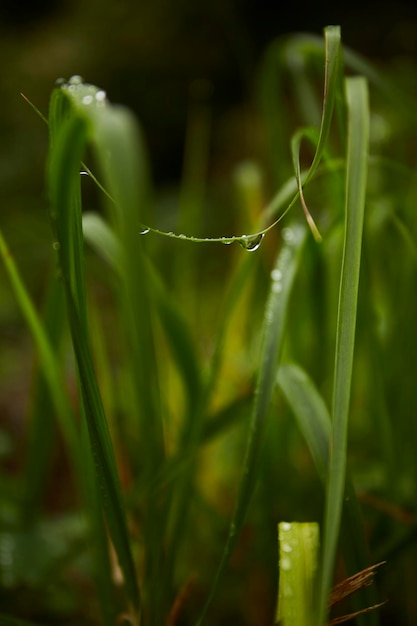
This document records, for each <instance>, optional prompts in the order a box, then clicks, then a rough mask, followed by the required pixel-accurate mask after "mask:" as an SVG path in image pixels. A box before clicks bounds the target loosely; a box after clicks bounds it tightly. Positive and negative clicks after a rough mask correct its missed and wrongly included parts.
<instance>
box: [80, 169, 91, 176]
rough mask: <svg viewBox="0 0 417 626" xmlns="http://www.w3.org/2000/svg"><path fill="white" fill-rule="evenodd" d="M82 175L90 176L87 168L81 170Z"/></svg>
mask: <svg viewBox="0 0 417 626" xmlns="http://www.w3.org/2000/svg"><path fill="white" fill-rule="evenodd" d="M80 176H90V172H86V171H85V170H81V172H80Z"/></svg>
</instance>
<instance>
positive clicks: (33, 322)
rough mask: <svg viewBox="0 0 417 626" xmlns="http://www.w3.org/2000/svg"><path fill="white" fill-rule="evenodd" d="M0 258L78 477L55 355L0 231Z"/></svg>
mask: <svg viewBox="0 0 417 626" xmlns="http://www.w3.org/2000/svg"><path fill="white" fill-rule="evenodd" d="M0 255H1V257H2V259H3V262H4V266H5V268H6V272H7V274H8V277H9V280H10V283H11V285H12V288H13V291H14V293H15V296H16V299H17V301H18V304H19V307H20V309H21V311H22V314H23V316H24V317H25V320H26V323H27V325H28V327H29V329H30V332H31V334H32V337H33V340H34V342H35V345H36V347H37V350H38V353H39V359H40V363H41V367H42V371H43V374H44V376H45V380H46V382H47V384H48V389H49V393H50V395H51V398H52V402H53V404H54V407H55V410H56V412H57V416H58V418H59V420H60V426H61V428H62V432H63V435H64V437H65V441H66V444H67V446H68V451H69V454H70V456H71V460H72V462H73V464H74V468H76V474H77V476H78V477H81V475H82V473H81V468H80V463H79V458H78V447H79V439H78V434H77V432H76V429H75V424H74V421H73V415H72V411H71V408H70V405H69V402H68V398H67V395H66V392H65V386H64V383H63V379H62V377H61V369H60V367H59V364H58V362H57V359H56V356H55V352H54V350H53V348H52V346H51V344H50V342H49V339H48V335H47V333H46V330H45V327H44V325H43V324H42V322H41V321H40V319H39V316H38V313H37V312H36V309H35V307H34V305H33V303H32V301H31V299H30V296H29V294H28V292H27V290H26V287H25V285H24V283H23V281H22V279H21V276H20V274H19V271H18V269H17V267H16V264H15V262H14V259H13V256H12V254H11V252H10V251H9V249H8V247H7V244H6V242H5V240H4V238H3V235H2V233H1V231H0Z"/></svg>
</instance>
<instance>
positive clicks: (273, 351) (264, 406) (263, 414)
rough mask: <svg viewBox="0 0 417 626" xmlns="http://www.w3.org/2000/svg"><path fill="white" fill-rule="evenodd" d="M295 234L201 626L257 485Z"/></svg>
mask: <svg viewBox="0 0 417 626" xmlns="http://www.w3.org/2000/svg"><path fill="white" fill-rule="evenodd" d="M292 235H293V236H292V237H291V238H288V241H287V242H286V244H285V245H284V246H283V248H282V250H281V251H280V254H279V255H278V257H277V261H276V264H275V267H274V269H273V271H272V275H271V278H272V280H271V289H270V294H269V299H268V302H267V305H266V309H265V317H264V322H263V344H262V349H261V357H260V367H259V372H258V379H257V385H256V392H255V399H254V404H253V410H252V415H251V421H250V428H249V434H248V440H247V449H246V457H245V461H244V465H243V472H242V478H241V481H240V484H239V490H238V496H237V502H236V506H235V510H234V513H233V517H232V521H231V524H230V529H229V535H228V538H227V541H226V545H225V548H224V551H223V555H222V558H221V561H220V564H219V567H218V570H217V572H216V575H215V578H214V581H213V585H212V588H211V590H210V593H209V596H208V599H207V602H206V604H205V607H204V609H203V612H202V615H201V616H200V619H199V621H198V624H201V623H202V622H203V620H204V618H205V616H206V613H207V610H208V608H209V605H210V603H211V601H212V599H213V597H214V594H215V592H216V590H217V586H218V584H219V582H220V579H221V576H222V575H223V572H224V570H225V568H226V565H227V563H228V560H229V558H230V556H231V554H232V552H233V549H234V547H235V545H236V541H237V538H238V536H239V533H240V531H241V529H242V527H243V524H244V521H245V517H246V513H247V510H248V507H249V503H250V500H251V498H252V495H253V491H254V489H255V485H256V480H257V476H258V469H259V460H260V455H261V451H262V443H263V438H264V433H265V428H266V423H267V417H268V413H269V406H270V401H271V396H272V391H273V388H274V384H275V376H276V368H277V363H278V360H279V356H280V352H281V349H282V342H283V338H284V333H285V321H286V316H287V312H288V302H289V297H290V293H291V289H292V286H293V282H294V278H295V275H296V272H297V268H298V263H299V260H300V257H301V251H302V249H303V245H304V242H305V239H306V233H305V229H304V228H302V227H301V226H294V227H293V229H292Z"/></svg>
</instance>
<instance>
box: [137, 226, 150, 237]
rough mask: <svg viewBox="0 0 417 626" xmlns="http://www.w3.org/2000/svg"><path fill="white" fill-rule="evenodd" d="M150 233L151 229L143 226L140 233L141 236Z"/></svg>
mask: <svg viewBox="0 0 417 626" xmlns="http://www.w3.org/2000/svg"><path fill="white" fill-rule="evenodd" d="M148 233H149V228H148V227H147V226H143V227H142V229H141V230H140V231H139V235H147V234H148Z"/></svg>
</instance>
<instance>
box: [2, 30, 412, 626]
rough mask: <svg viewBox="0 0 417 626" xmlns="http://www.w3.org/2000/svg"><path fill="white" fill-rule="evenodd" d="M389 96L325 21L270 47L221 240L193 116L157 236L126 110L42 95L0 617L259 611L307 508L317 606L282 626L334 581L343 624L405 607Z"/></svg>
mask: <svg viewBox="0 0 417 626" xmlns="http://www.w3.org/2000/svg"><path fill="white" fill-rule="evenodd" d="M323 67H324V68H325V70H324V75H323V74H322V68H323ZM317 68H321V69H320V72H319V73H318V72H317ZM352 73H353V74H354V75H353V76H352V75H351V74H352ZM289 79H290V80H292V81H293V83H292V84H293V85H294V93H295V96H294V97H295V100H294V101H295V104H296V105H297V106H298V108H299V112H298V113H297V115H295V114H294V107H293V103H292V102H291V103H290V105H288V106H287V105H286V99H285V98H284V96H283V93H284V90H285V89H286V88H287V83H288V81H289ZM393 84H394V83H392V82H391V79H389V78H386V77H385V76H382V75H380V74H379V73H378V72H377V71H376V70H375V69H374V68H373V67H371V66H370V65H369V64H368V63H367V62H366V61H365V60H363V59H361V58H359V57H358V56H357V55H356V54H354V53H353V52H352V51H350V50H347V49H345V50H343V49H342V44H341V36H340V29H339V28H338V27H328V28H326V29H325V32H324V45H323V40H322V39H320V38H316V37H312V36H301V35H300V36H291V37H288V38H284V39H280V40H277V41H276V42H274V43H273V44H272V45H271V46H270V48H269V49H268V50H267V51H266V54H265V58H264V62H263V65H262V66H261V68H260V75H259V84H258V91H257V95H258V96H259V100H258V103H259V114H260V117H261V119H262V123H263V128H264V135H265V138H266V141H265V154H264V160H265V164H264V169H265V172H268V181H269V184H270V186H271V188H273V193H272V194H271V200H270V202H268V203H266V205H265V207H264V208H263V209H262V210H259V198H260V197H262V195H263V193H264V190H262V189H261V188H260V181H261V177H260V176H258V175H255V176H253V173H254V172H255V174H256V173H259V171H258V170H257V169H256V167H255V168H254V167H252V168H248V167H246V168H243V167H242V168H241V171H240V177H238V179H237V180H238V181H240V184H241V186H242V187H241V189H240V191H241V192H242V195H241V197H242V198H243V199H244V202H243V206H244V211H243V212H242V214H237V215H236V216H235V230H234V232H235V233H236V234H232V235H231V234H230V232H226V233H224V232H219V233H218V234H216V235H215V236H210V237H206V236H204V235H203V236H202V235H201V233H198V232H196V231H195V228H196V225H197V226H198V225H199V223H202V222H203V221H204V219H203V218H204V202H203V200H202V198H203V196H204V190H205V186H206V185H208V183H206V181H205V180H204V178H203V177H202V176H201V172H204V171H205V170H206V160H207V152H206V151H207V143H206V142H207V137H206V135H205V133H204V132H203V131H202V129H201V128H200V129H199V131H198V136H197V139H195V138H193V137H191V138H190V139H189V141H190V144H189V159H190V161H189V162H188V163H186V167H185V173H186V176H185V180H184V183H183V188H182V200H181V202H180V203H179V211H178V230H176V229H173V230H168V229H166V230H165V229H164V228H162V227H161V226H160V223H158V220H159V219H160V217H161V215H162V212H161V211H160V210H159V207H158V194H157V191H155V190H152V183H151V177H150V174H149V167H148V163H147V156H146V150H145V147H144V141H143V138H142V133H141V129H140V127H139V125H138V123H137V121H136V119H135V118H134V116H133V115H132V113H131V112H130V111H128V110H127V109H126V108H124V107H122V106H115V105H112V104H111V103H110V102H109V101H108V99H107V96H106V94H105V93H104V92H103V91H102V90H101V89H100V88H98V87H95V86H93V85H91V84H88V83H85V82H84V81H83V80H82V79H81V78H80V77H78V76H73V77H72V78H71V79H69V80H68V81H59V82H58V83H57V85H56V87H55V89H54V90H53V93H52V96H51V100H50V109H49V115H48V124H49V136H50V149H49V158H48V165H47V188H48V197H49V203H50V222H51V232H52V236H51V243H52V247H51V250H52V254H51V272H50V276H49V277H48V288H47V293H46V298H45V303H44V308H43V311H42V312H39V310H38V309H37V307H36V306H35V305H34V302H33V300H32V298H31V297H30V295H29V292H28V289H27V287H25V285H24V283H23V280H22V277H21V275H20V273H19V270H18V267H17V263H16V261H15V259H14V258H13V256H12V254H11V252H10V251H9V249H8V247H7V244H6V241H5V238H4V237H3V236H1V238H0V253H1V256H2V258H3V262H4V267H5V270H6V274H7V275H8V278H9V280H10V284H11V286H12V288H13V289H14V292H15V296H16V298H17V301H18V303H19V306H20V309H21V312H22V315H23V316H24V318H25V321H26V323H27V325H28V328H29V329H30V332H31V335H32V338H33V342H34V345H35V347H36V355H37V356H36V364H35V367H34V377H33V390H32V394H31V402H30V408H29V412H30V420H29V426H30V428H29V431H28V437H27V449H26V456H25V458H24V459H22V461H21V463H20V464H19V468H18V471H17V472H16V473H15V475H13V476H11V477H9V476H6V475H5V476H4V477H3V479H2V481H3V484H4V498H3V499H4V504H5V506H4V507H3V513H1V517H0V546H3V551H2V552H1V550H0V553H1V554H2V555H3V557H2V558H0V580H1V584H2V591H1V593H2V600H3V602H2V606H3V607H4V608H2V616H1V618H0V621H1V623H4V624H13V623H16V624H17V623H21V622H23V621H24V620H26V622H30V623H33V624H34V623H40V624H53V623H57V622H59V621H62V620H64V621H65V623H67V624H76V623H77V624H79V623H86V624H87V623H88V624H108V625H110V624H116V623H117V624H121V623H131V624H141V625H144V626H161V624H167V625H169V626H174V625H175V624H178V625H179V624H203V623H223V622H225V621H227V622H228V623H234V624H245V625H247V626H251V625H255V624H256V626H260V625H261V624H270V623H271V622H272V621H273V619H274V609H275V603H276V597H275V596H276V588H277V584H276V583H277V576H280V583H281V582H282V585H284V583H285V580H284V578H285V573H284V572H282V573H281V574H279V573H278V571H277V564H276V558H275V554H276V549H275V547H274V546H275V545H276V537H275V528H276V524H277V523H278V522H281V521H282V520H290V521H291V522H292V521H294V522H312V525H311V526H309V525H307V526H303V524H300V525H298V524H297V523H295V524H294V528H296V529H300V533H301V534H300V538H302V537H303V536H304V535H303V531H302V529H303V528H314V529H317V525H316V524H318V525H319V527H320V529H321V539H320V552H319V554H316V553H317V552H318V549H317V546H318V543H319V542H318V538H317V537H315V539H314V550H313V552H312V554H313V553H314V556H312V557H310V556H308V555H307V557H308V558H306V559H304V561H303V558H301V557H302V556H303V554H304V553H302V554H301V557H300V555H298V556H299V557H300V558H299V559H298V560H297V563H298V564H299V568H298V573H297V576H296V577H293V578H291V581H292V582H291V584H295V585H296V581H297V580H300V581H306V580H307V579H308V581H309V583H308V584H309V585H311V587H312V590H311V589H309V591H308V593H309V594H310V595H311V598H312V602H311V604H312V606H311V609H309V611H308V615H304V616H302V617H301V618H300V619H301V621H293V622H291V619H290V617H289V614H286V611H287V609H286V605H285V602H284V603H283V604H282V606H281V607H279V609H278V612H279V613H278V614H279V617H280V619H281V620H282V622H283V623H284V624H285V623H287V624H290V623H297V624H307V623H308V624H317V625H322V624H324V623H326V622H327V621H328V620H329V619H330V616H329V606H330V605H332V604H333V602H332V598H333V599H334V598H335V597H336V596H335V594H336V595H337V600H339V598H342V599H345V598H346V597H348V596H350V595H352V594H351V593H350V592H349V593H346V592H345V588H346V586H347V585H348V584H350V582H349V583H345V588H343V585H342V587H335V589H333V592H332V588H333V585H334V583H335V582H339V584H340V581H341V580H342V582H343V580H345V581H346V580H347V581H352V580H353V581H354V582H355V584H356V587H355V591H356V590H359V591H360V593H358V594H355V595H354V596H352V605H351V606H350V607H348V608H347V610H346V611H345V613H349V614H350V615H351V616H352V615H356V616H358V619H359V620H360V623H361V624H369V625H371V624H376V623H378V616H377V612H375V611H369V610H368V609H370V608H372V607H376V606H377V605H379V604H380V601H381V597H382V598H383V599H385V597H386V596H388V595H391V594H392V595H393V603H391V606H394V607H397V606H399V607H402V606H405V602H406V601H405V598H406V597H408V596H407V593H408V591H407V589H404V590H397V589H396V588H395V580H396V572H397V570H398V571H399V572H401V573H402V574H403V575H405V572H406V571H408V570H407V568H408V566H409V558H410V551H409V550H410V549H411V552H412V551H413V550H414V549H415V547H414V541H413V540H414V537H415V532H414V530H415V528H414V518H413V516H412V515H411V516H407V511H408V510H409V508H411V509H413V506H414V504H415V502H414V500H415V486H416V485H415V482H416V476H417V473H416V471H415V467H416V463H415V458H414V457H415V455H414V446H415V443H416V438H415V431H414V428H413V420H412V414H411V412H410V407H411V406H413V404H412V400H413V372H415V371H416V369H415V367H414V366H415V365H416V363H415V354H414V351H413V349H412V345H413V338H414V337H415V330H414V323H413V320H414V316H413V312H414V307H415V301H414V299H413V297H412V293H413V291H412V285H413V284H414V281H415V278H416V276H415V273H416V264H415V260H416V247H415V232H414V231H415V223H414V219H413V206H414V205H413V199H414V196H415V193H416V185H415V180H414V174H413V172H412V170H411V169H409V168H408V166H407V164H404V163H401V162H400V161H394V158H395V156H396V155H391V154H389V149H388V147H387V143H386V141H385V140H384V138H383V137H381V136H379V135H378V134H377V133H376V131H375V130H373V122H375V120H377V119H378V120H379V121H380V127H382V126H384V124H385V126H384V128H386V129H387V132H388V130H389V129H390V125H394V122H395V119H394V121H393V120H392V114H391V110H392V109H391V108H390V107H392V103H391V102H390V96H392V95H393V94H394V93H395V94H396V95H397V97H400V96H399V94H400V91H399V88H397V87H395V90H396V91H394V87H393ZM369 94H371V98H369ZM373 94H375V96H373ZM373 98H374V100H375V105H374V106H375V107H376V108H375V111H374V110H373V108H372V106H373ZM401 98H402V96H401ZM286 106H287V108H286ZM401 106H402V107H403V115H406V116H408V119H409V120H410V121H409V124H410V129H412V130H414V127H413V115H412V107H410V105H409V103H408V101H407V97H406V96H405V95H404V97H403V99H402V100H401ZM381 124H382V126H381ZM288 129H291V136H290V133H289V130H288ZM203 130H204V129H203ZM394 131H395V127H394V126H393V130H392V131H391V132H394ZM404 140H405V139H404ZM193 141H194V143H193ZM288 147H289V150H288ZM287 150H288V152H289V155H290V156H289V157H287V156H286V155H287ZM195 159H197V161H198V163H196V162H195ZM84 162H87V163H88V167H87V166H86V165H85V164H84ZM197 165H199V167H197ZM90 168H91V169H90ZM93 172H94V173H93ZM80 173H81V174H87V176H81V175H80ZM84 179H85V180H84ZM86 182H87V183H90V184H91V186H90V188H89V191H90V193H91V192H92V186H93V185H92V183H95V184H96V187H97V196H94V201H93V203H95V204H96V208H95V210H94V211H93V210H88V209H86V208H85V207H84V209H83V208H82V207H83V194H82V188H83V187H84V184H85V183H86ZM155 198H156V201H155ZM193 207H194V208H195V211H193V210H192V209H193ZM198 211H200V213H199V214H196V212H198ZM248 224H249V225H250V229H249V230H248ZM236 243H238V244H240V247H239V246H236ZM222 244H233V245H231V246H229V247H226V246H225V245H222ZM202 250H203V252H202ZM248 252H250V254H248ZM207 259H208V260H209V261H207ZM410 294H411V295H410ZM405 364H406V365H405ZM57 449H59V450H61V455H62V457H63V459H64V461H65V468H64V478H63V479H62V483H59V484H58V485H57V484H54V482H53V480H52V479H53V471H54V470H53V467H55V466H56V465H54V464H56V457H55V455H56V450H57ZM57 489H66V490H68V491H69V492H70V493H69V497H68V500H67V502H66V503H65V506H61V507H57V506H56V504H55V503H54V498H53V496H54V493H56V490H57ZM51 497H52V504H48V498H51ZM361 500H362V502H360V501H361ZM281 528H283V526H282V525H281ZM314 532H315V531H314ZM297 537H298V536H297ZM297 537H296V538H295V539H294V542H293V543H294V546H293V545H292V546H291V547H292V549H296V543H297V541H298V538H297ZM300 541H301V540H300ZM301 543H302V542H301ZM408 547H410V549H408ZM303 549H304V548H303ZM284 556H285V555H284ZM284 556H281V563H282V562H283V559H284ZM296 556H297V555H296ZM304 556H305V554H304ZM385 560H386V561H387V565H386V567H385V568H384V569H383V570H381V572H382V574H381V578H382V585H381V586H382V593H380V594H378V593H377V590H376V589H375V586H372V587H369V586H368V582H369V581H370V580H372V577H373V574H374V572H375V568H376V565H375V564H377V563H379V562H381V561H385ZM313 561H314V562H313ZM307 562H308V566H307V565H306V563H307ZM303 563H304V564H305V565H303ZM23 564H25V565H23ZM303 568H305V569H304V570H303ZM307 570H308V571H307ZM312 572H314V576H313V575H312ZM358 576H359V578H358ZM281 577H282V580H281ZM351 577H353V578H351ZM313 579H314V580H313ZM294 581H295V582H294ZM303 584H304V583H303ZM301 586H302V585H301ZM280 589H281V590H282V589H284V587H283V586H281V587H280ZM282 593H284V592H283V591H280V594H282ZM300 593H301V592H300ZM397 593H398V594H400V595H399V597H398V601H397V598H396V594H397ZM281 597H282V595H281ZM287 599H288V598H287ZM290 605H291V603H290V604H289V605H288V606H290ZM292 606H294V604H292ZM292 610H293V609H288V611H292ZM383 610H386V611H389V610H390V609H386V608H384V609H383ZM393 610H396V609H395V608H394V609H393ZM402 610H403V609H401V611H402ZM388 614H389V613H388ZM411 617H412V616H411ZM332 619H333V623H339V622H340V621H341V619H342V617H338V616H333V617H332ZM337 620H339V621H337Z"/></svg>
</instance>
